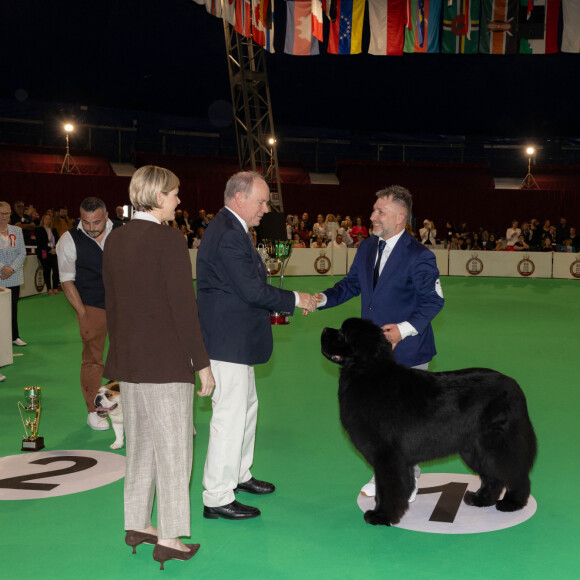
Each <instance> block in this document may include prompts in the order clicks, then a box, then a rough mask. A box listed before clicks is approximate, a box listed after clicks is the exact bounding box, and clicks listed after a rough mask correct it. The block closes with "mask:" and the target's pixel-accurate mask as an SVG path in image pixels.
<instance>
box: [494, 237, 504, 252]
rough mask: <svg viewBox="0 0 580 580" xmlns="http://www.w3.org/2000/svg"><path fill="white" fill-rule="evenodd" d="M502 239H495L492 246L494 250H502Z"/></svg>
mask: <svg viewBox="0 0 580 580" xmlns="http://www.w3.org/2000/svg"><path fill="white" fill-rule="evenodd" d="M503 250H504V247H503V240H499V239H498V240H497V241H496V244H495V248H494V252H503Z"/></svg>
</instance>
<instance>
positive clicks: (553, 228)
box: [550, 226, 558, 251]
mask: <svg viewBox="0 0 580 580" xmlns="http://www.w3.org/2000/svg"><path fill="white" fill-rule="evenodd" d="M550 236H551V237H552V249H553V250H554V251H556V246H557V245H558V241H557V237H556V236H557V233H556V226H550Z"/></svg>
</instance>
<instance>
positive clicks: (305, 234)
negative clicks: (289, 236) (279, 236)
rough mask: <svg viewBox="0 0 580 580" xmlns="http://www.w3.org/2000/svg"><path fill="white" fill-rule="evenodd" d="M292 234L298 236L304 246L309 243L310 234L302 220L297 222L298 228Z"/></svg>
mask: <svg viewBox="0 0 580 580" xmlns="http://www.w3.org/2000/svg"><path fill="white" fill-rule="evenodd" d="M294 233H295V234H298V235H299V236H300V237H301V238H302V241H303V242H304V243H305V244H309V243H310V236H311V235H312V232H311V231H310V230H309V229H308V228H307V227H306V222H305V221H304V220H300V221H299V222H298V227H297V228H296V229H295V230H294Z"/></svg>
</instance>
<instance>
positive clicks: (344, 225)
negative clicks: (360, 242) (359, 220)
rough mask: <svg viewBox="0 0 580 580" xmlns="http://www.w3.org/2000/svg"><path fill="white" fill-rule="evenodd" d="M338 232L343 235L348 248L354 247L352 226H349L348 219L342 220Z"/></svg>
mask: <svg viewBox="0 0 580 580" xmlns="http://www.w3.org/2000/svg"><path fill="white" fill-rule="evenodd" d="M337 233H338V234H340V235H341V236H342V241H343V242H344V243H345V244H346V247H347V248H352V247H353V246H354V242H353V240H352V238H351V237H350V228H349V227H348V222H347V221H346V220H342V222H341V224H340V227H339V228H338V230H337Z"/></svg>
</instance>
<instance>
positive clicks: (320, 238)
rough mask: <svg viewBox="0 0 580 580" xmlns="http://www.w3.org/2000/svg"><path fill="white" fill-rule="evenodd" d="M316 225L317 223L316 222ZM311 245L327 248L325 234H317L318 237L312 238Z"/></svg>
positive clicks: (312, 246)
mask: <svg viewBox="0 0 580 580" xmlns="http://www.w3.org/2000/svg"><path fill="white" fill-rule="evenodd" d="M314 225H316V224H314ZM310 247H311V248H326V243H325V241H324V236H323V235H322V234H320V235H318V236H316V239H315V240H312V242H310Z"/></svg>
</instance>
